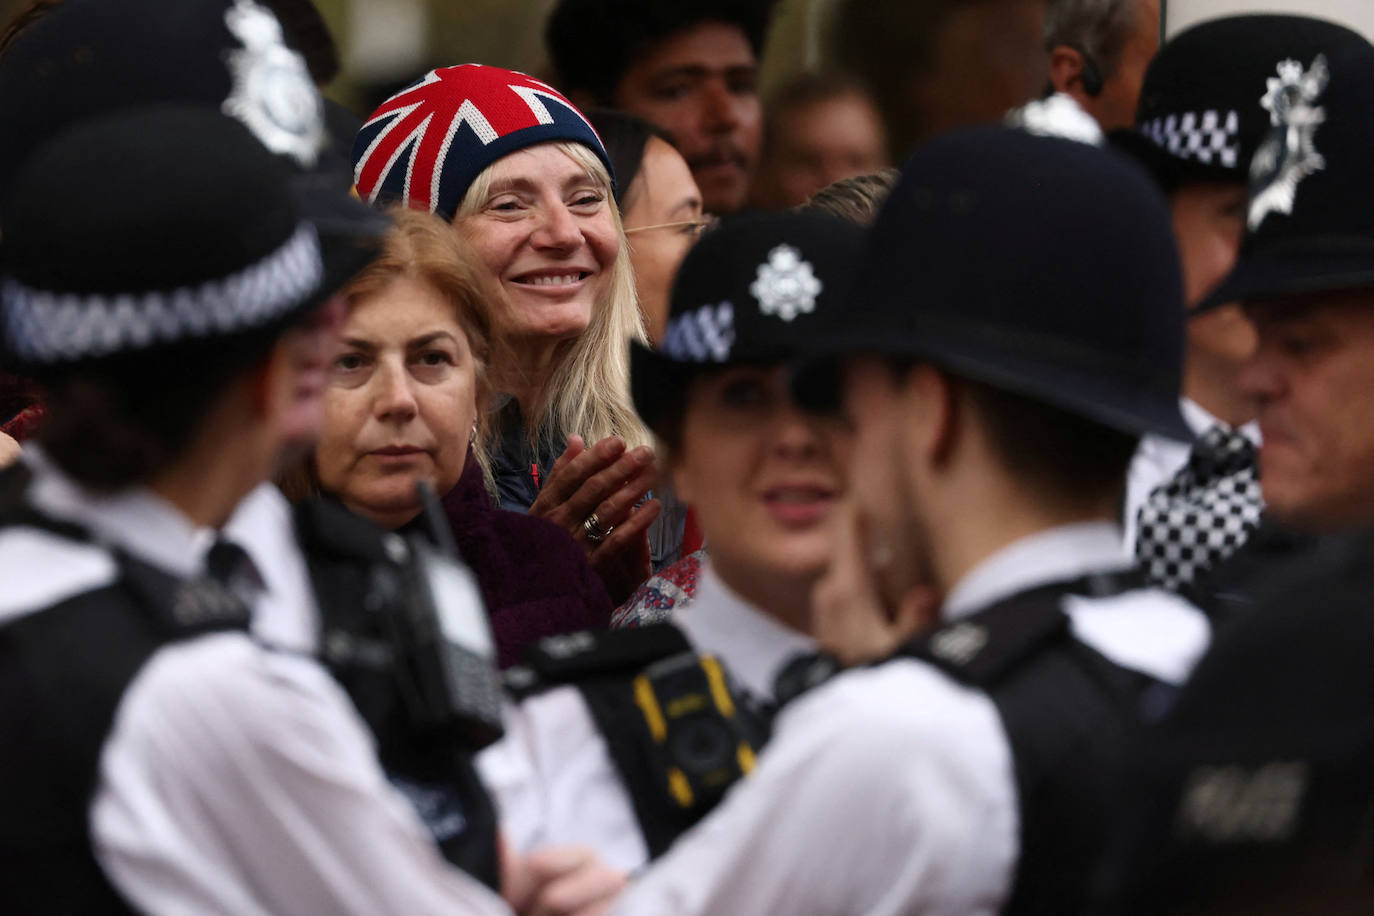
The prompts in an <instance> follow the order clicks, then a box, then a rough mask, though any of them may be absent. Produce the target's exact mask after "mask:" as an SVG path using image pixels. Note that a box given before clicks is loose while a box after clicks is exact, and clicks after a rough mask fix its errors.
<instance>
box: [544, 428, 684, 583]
mask: <svg viewBox="0 0 1374 916" xmlns="http://www.w3.org/2000/svg"><path fill="white" fill-rule="evenodd" d="M656 480H657V472H656V471H655V468H654V453H653V450H652V449H650V448H648V447H647V446H640V447H639V448H635V449H630V450H629V451H626V449H625V442H624V440H622V439H620V438H619V437H618V436H608V437H606V438H605V439H602V440H601V441H600V442H598V443H596V445H594V446H592V447H591V448H587V447H586V445H585V444H584V443H583V441H582V438H581V437H580V436H572V437H570V438H569V439H568V447H567V449H565V450H564V452H563V454H562V455H561V456H559V458H558V461H556V462H555V463H554V466H553V468H552V469H551V470H550V471H549V477H548V480H547V481H545V483H544V488H543V489H542V490H540V492H539V497H538V498H537V499H535V501H534V504H533V505H532V506H530V511H529V514H530V515H535V516H539V517H540V518H546V519H548V520H549V521H551V522H553V523H554V524H556V525H558V526H559V527H560V528H563V529H564V530H565V531H567V532H568V533H569V534H571V535H572V536H573V538H574V540H576V541H577V542H578V543H579V544H581V545H582V547H583V549H584V550H586V552H587V559H588V560H589V561H590V562H591V564H592V568H593V569H595V570H596V572H597V575H599V576H600V577H601V581H602V582H603V583H605V585H606V591H607V592H608V593H609V594H610V596H611V602H612V603H613V604H615V605H617V606H619V605H620V604H622V603H624V602H625V600H626V599H627V598H629V597H630V595H631V594H632V593H633V592H634V590H635V589H636V588H638V587H639V585H640V584H641V583H642V582H643V581H644V580H645V579H647V578H649V572H650V564H649V534H648V532H649V525H651V524H652V523H653V521H654V519H655V518H657V517H658V513H659V509H660V506H659V503H658V501H657V500H653V499H651V500H648V501H646V502H643V504H642V505H641V500H644V497H645V496H646V495H647V494H648V492H649V490H650V489H651V488H652V487H653V486H654V483H655V482H656ZM593 515H595V518H592V516H593ZM589 519H591V522H590V523H589V522H588V520H589Z"/></svg>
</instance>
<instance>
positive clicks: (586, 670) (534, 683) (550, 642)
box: [506, 623, 693, 697]
mask: <svg viewBox="0 0 1374 916" xmlns="http://www.w3.org/2000/svg"><path fill="white" fill-rule="evenodd" d="M692 651H693V649H692V645H691V643H689V642H688V641H687V637H686V636H684V635H683V633H682V631H681V630H679V629H678V628H677V627H676V626H674V625H672V624H670V623H655V624H649V625H647V626H641V627H630V628H627V629H623V630H583V631H581V632H577V633H562V634H559V635H556V636H546V637H545V638H543V639H541V640H539V642H537V643H535V644H534V645H533V646H532V647H531V648H530V649H529V651H528V652H527V653H526V655H525V659H524V663H523V664H522V665H519V666H516V667H514V668H511V669H509V670H508V671H507V672H506V686H507V687H508V688H509V689H510V690H511V691H512V692H514V693H515V694H516V695H517V697H525V696H529V695H531V694H534V693H538V692H540V691H541V690H546V689H548V688H550V687H556V686H559V685H562V684H576V683H579V682H581V681H585V680H589V679H592V678H602V677H614V676H616V675H619V674H623V675H630V674H633V673H637V672H638V671H640V670H642V669H643V668H645V667H646V666H648V665H651V664H653V663H654V662H656V661H659V660H660V659H664V658H668V657H670V656H673V655H678V654H680V653H683V652H692Z"/></svg>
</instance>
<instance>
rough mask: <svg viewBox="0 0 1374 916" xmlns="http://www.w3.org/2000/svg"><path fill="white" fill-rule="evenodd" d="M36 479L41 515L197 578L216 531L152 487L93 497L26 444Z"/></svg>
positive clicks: (33, 496)
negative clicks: (66, 523)
mask: <svg viewBox="0 0 1374 916" xmlns="http://www.w3.org/2000/svg"><path fill="white" fill-rule="evenodd" d="M24 463H25V464H26V465H27V466H28V468H29V470H30V471H31V472H32V473H33V480H32V482H31V483H30V484H29V488H28V493H27V499H28V501H29V503H30V504H31V505H32V506H33V507H34V508H35V509H38V510H39V511H41V512H44V513H46V514H48V515H51V516H53V517H54V518H56V519H59V520H63V521H68V522H73V523H75V524H78V525H80V526H82V527H83V528H86V529H88V530H89V531H90V532H91V533H92V534H93V535H94V536H95V537H96V538H97V539H99V540H101V541H104V542H106V543H108V544H111V545H118V546H120V547H122V548H124V549H125V550H127V551H129V553H131V554H133V555H134V556H135V557H137V558H139V559H140V560H143V561H145V562H147V563H151V564H152V565H154V566H156V567H158V568H159V569H162V570H164V571H166V572H169V573H171V574H173V575H176V576H181V577H189V576H195V575H198V574H199V573H200V572H201V570H202V568H203V562H202V557H203V556H204V553H205V550H206V548H207V547H208V546H209V544H210V542H211V541H212V540H213V539H214V531H213V530H212V529H209V528H200V527H197V526H196V525H194V524H192V522H191V520H190V519H188V518H187V517H186V516H185V515H183V514H182V513H181V511H180V510H179V509H177V508H176V507H175V506H173V505H172V504H171V503H169V502H167V500H165V499H163V498H162V497H160V496H158V495H157V494H156V493H154V492H153V491H152V490H149V489H148V488H147V487H127V488H125V489H122V490H118V491H116V492H115V493H111V494H102V493H94V492H91V491H90V490H87V489H86V488H85V487H83V486H81V485H80V484H78V483H77V482H76V481H74V480H72V479H71V478H70V477H68V476H67V475H66V474H64V473H63V472H62V471H61V470H60V469H58V467H57V465H55V464H53V462H52V459H50V458H48V456H47V455H45V454H44V453H43V450H42V449H41V448H40V447H38V446H37V445H33V444H29V443H25V447H24Z"/></svg>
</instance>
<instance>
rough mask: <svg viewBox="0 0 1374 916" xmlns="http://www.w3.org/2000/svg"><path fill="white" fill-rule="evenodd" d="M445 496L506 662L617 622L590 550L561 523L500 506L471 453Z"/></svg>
mask: <svg viewBox="0 0 1374 916" xmlns="http://www.w3.org/2000/svg"><path fill="white" fill-rule="evenodd" d="M442 502H443V505H444V514H445V515H447V516H448V520H449V524H450V525H452V526H453V538H454V540H455V541H456V542H457V544H458V553H459V554H460V555H461V556H462V558H463V561H464V562H465V563H467V564H468V566H470V567H471V568H472V571H473V573H474V574H475V575H476V576H477V584H478V585H479V586H480V587H481V589H482V597H483V598H484V599H485V600H486V602H487V613H488V614H490V616H491V628H492V632H493V633H494V634H495V636H496V651H497V661H498V663H499V664H500V665H501V667H502V668H505V667H508V666H510V665H513V664H515V663H517V662H519V661H520V660H521V658H522V656H523V655H524V652H525V649H526V648H527V647H528V646H530V645H531V644H532V643H534V642H535V641H537V640H539V639H542V638H543V637H545V636H550V635H553V634H555V633H571V632H575V631H577V630H588V629H601V628H604V627H606V626H607V625H609V623H610V620H611V599H610V598H609V597H607V595H606V588H605V586H603V585H602V584H601V579H600V577H599V576H597V574H596V573H595V572H594V571H593V570H592V567H591V565H590V564H589V563H588V562H587V556H586V554H584V553H583V552H582V548H581V547H579V546H578V544H577V542H576V541H574V540H573V539H572V537H571V536H569V534H568V533H567V532H566V531H564V530H563V529H562V528H559V527H558V526H557V525H555V524H554V523H553V522H550V521H546V520H545V519H542V518H534V517H532V516H529V515H525V514H524V513H522V512H510V511H508V510H506V509H498V508H497V507H496V505H495V503H494V501H493V500H492V498H491V496H490V494H488V493H487V489H486V487H485V486H484V485H483V483H482V468H481V465H479V464H478V463H477V459H476V458H475V457H473V455H472V453H471V452H469V453H468V461H467V465H466V467H464V469H463V476H462V477H461V478H460V479H459V480H458V484H457V485H456V486H455V487H454V488H453V489H452V490H450V491H449V492H448V495H446V496H445V497H444V498H443V500H442Z"/></svg>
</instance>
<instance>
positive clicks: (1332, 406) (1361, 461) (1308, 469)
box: [1240, 291, 1374, 531]
mask: <svg viewBox="0 0 1374 916" xmlns="http://www.w3.org/2000/svg"><path fill="white" fill-rule="evenodd" d="M1246 312H1247V313H1248V314H1249V316H1250V318H1251V319H1252V320H1253V321H1254V324H1255V327H1256V329H1257V330H1258V332H1259V346H1258V349H1257V350H1256V351H1255V354H1254V356H1253V357H1252V358H1251V359H1250V360H1249V362H1247V363H1246V365H1245V366H1244V368H1243V369H1242V370H1241V375H1240V380H1241V385H1242V388H1243V389H1244V390H1245V392H1246V393H1247V394H1249V395H1250V396H1252V397H1253V398H1255V399H1256V401H1257V403H1258V405H1259V423H1260V432H1261V435H1262V438H1263V445H1262V446H1261V450H1260V484H1261V486H1262V487H1263V490H1264V499H1265V503H1266V504H1267V507H1268V511H1270V512H1272V513H1273V515H1274V517H1275V518H1277V519H1279V520H1280V521H1283V522H1285V523H1287V524H1291V525H1295V526H1299V527H1303V528H1309V529H1314V530H1318V531H1339V530H1342V529H1347V528H1352V527H1362V526H1367V525H1369V524H1371V523H1374V292H1370V291H1362V292H1352V293H1336V294H1321V295H1315V296H1310V297H1306V298H1291V299H1284V300H1275V301H1271V302H1263V303H1254V304H1247V306H1246Z"/></svg>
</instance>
